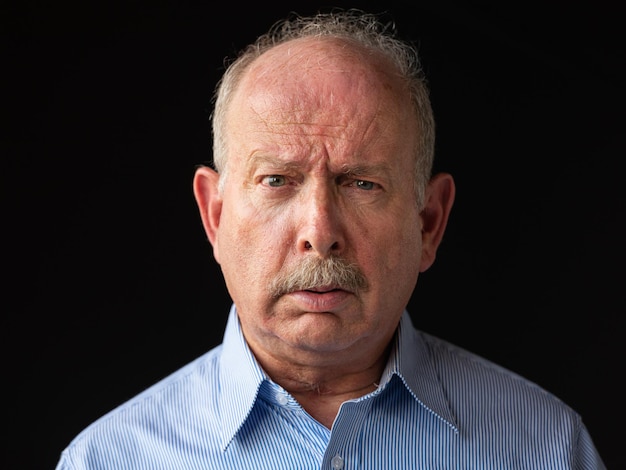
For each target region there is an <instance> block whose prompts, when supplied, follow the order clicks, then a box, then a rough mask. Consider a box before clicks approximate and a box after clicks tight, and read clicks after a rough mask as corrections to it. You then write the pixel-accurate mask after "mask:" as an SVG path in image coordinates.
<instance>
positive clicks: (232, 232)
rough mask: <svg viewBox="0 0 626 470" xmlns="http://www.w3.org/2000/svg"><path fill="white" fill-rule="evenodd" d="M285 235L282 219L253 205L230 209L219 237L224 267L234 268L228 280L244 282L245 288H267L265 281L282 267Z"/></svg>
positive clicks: (225, 214) (227, 211) (221, 226)
mask: <svg viewBox="0 0 626 470" xmlns="http://www.w3.org/2000/svg"><path fill="white" fill-rule="evenodd" d="M285 234H286V230H285V228H284V227H283V223H282V221H281V217H280V216H277V215H275V216H272V215H271V214H268V213H267V212H263V211H259V210H256V209H255V208H254V207H253V206H251V205H243V204H240V205H237V206H231V207H227V210H224V211H223V218H222V221H221V224H220V229H219V231H218V237H217V240H218V244H219V252H220V257H221V259H222V266H223V268H225V269H226V270H228V269H231V270H232V271H233V273H229V274H232V276H229V277H231V278H232V280H236V279H241V280H240V281H237V282H238V283H239V284H242V285H243V288H244V289H246V288H252V287H253V286H254V285H259V286H260V285H265V284H263V281H267V280H268V279H269V278H270V276H271V275H272V274H273V273H275V272H276V270H277V269H278V268H279V267H280V266H281V264H282V262H281V257H282V256H283V254H282V253H281V249H283V247H285V246H287V242H286V240H285ZM225 275H226V273H225ZM253 282H254V283H255V284H254V285H251V284H250V283H253Z"/></svg>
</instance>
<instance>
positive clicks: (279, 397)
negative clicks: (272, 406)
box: [276, 393, 289, 406]
mask: <svg viewBox="0 0 626 470" xmlns="http://www.w3.org/2000/svg"><path fill="white" fill-rule="evenodd" d="M276 401H277V402H278V404H279V405H282V406H285V405H286V404H287V403H289V398H287V395H285V394H284V393H279V394H278V395H276Z"/></svg>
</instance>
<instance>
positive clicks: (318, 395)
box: [257, 349, 388, 429]
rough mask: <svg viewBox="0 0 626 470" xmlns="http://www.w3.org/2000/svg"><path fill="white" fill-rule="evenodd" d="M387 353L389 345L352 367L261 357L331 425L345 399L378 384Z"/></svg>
mask: <svg viewBox="0 0 626 470" xmlns="http://www.w3.org/2000/svg"><path fill="white" fill-rule="evenodd" d="M387 357H388V349H387V350H385V352H384V354H380V355H378V357H376V358H375V359H374V360H372V361H371V362H369V363H368V362H365V361H360V362H359V367H355V364H351V366H352V367H337V366H336V365H332V366H328V365H327V366H325V367H308V366H303V365H302V364H293V363H289V364H285V363H284V362H282V361H280V362H276V361H274V360H273V359H274V358H269V357H265V358H259V357H257V359H258V360H259V362H260V363H261V366H262V367H263V369H264V370H265V371H266V372H267V373H268V375H269V376H270V377H271V378H272V380H273V381H274V382H276V383H278V384H280V385H281V386H282V387H283V388H284V389H285V390H287V391H288V392H289V393H291V394H292V395H293V396H294V398H295V399H296V400H298V402H299V403H300V405H302V407H303V408H304V409H305V410H306V411H307V412H308V413H309V414H310V415H311V416H312V417H313V418H315V419H316V420H317V421H319V422H320V423H321V424H323V425H324V426H326V427H327V428H328V429H330V428H331V427H332V424H333V422H334V420H335V418H336V417H337V413H338V412H339V407H340V406H341V404H342V403H343V402H345V401H347V400H351V399H354V398H359V397H362V396H364V395H367V394H368V393H371V392H372V391H374V390H376V388H378V383H379V381H380V377H381V375H382V373H383V370H384V368H385V365H386V363H387Z"/></svg>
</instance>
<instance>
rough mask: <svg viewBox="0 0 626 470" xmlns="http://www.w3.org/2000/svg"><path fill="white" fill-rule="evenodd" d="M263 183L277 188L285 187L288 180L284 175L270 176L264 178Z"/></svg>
mask: <svg viewBox="0 0 626 470" xmlns="http://www.w3.org/2000/svg"><path fill="white" fill-rule="evenodd" d="M263 183H264V184H267V185H268V186H271V187H274V188H276V187H279V186H284V185H285V184H286V183H287V179H286V178H285V177H284V176H282V175H268V176H264V177H263Z"/></svg>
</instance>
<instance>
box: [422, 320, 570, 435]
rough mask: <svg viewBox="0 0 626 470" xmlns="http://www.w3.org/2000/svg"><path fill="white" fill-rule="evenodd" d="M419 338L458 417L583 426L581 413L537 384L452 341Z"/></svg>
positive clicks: (430, 337)
mask: <svg viewBox="0 0 626 470" xmlns="http://www.w3.org/2000/svg"><path fill="white" fill-rule="evenodd" d="M417 334H418V336H420V337H421V338H422V340H423V341H424V343H425V344H426V346H427V347H426V350H427V351H428V353H429V354H430V362H431V364H432V367H433V368H434V369H435V371H436V374H437V376H438V377H439V380H440V381H441V384H442V386H443V388H444V389H445V393H446V394H447V396H448V397H449V400H450V403H451V406H453V407H454V408H455V409H456V410H457V413H459V414H463V415H473V414H475V413H480V414H481V415H482V416H483V417H484V419H487V418H488V416H490V415H491V416H494V417H498V416H499V417H502V416H506V417H508V418H509V419H512V420H517V419H519V420H520V421H524V422H530V421H535V422H536V423H538V422H542V421H544V422H546V424H547V423H548V422H551V425H550V427H552V425H557V424H556V422H557V421H565V422H568V423H569V425H570V426H571V427H573V428H576V427H579V426H580V425H581V418H580V416H579V415H578V413H576V412H575V411H574V410H573V409H572V408H571V407H569V406H568V405H567V404H566V403H564V402H563V401H562V400H561V399H560V398H559V397H557V396H555V395H554V394H553V393H551V392H549V391H548V390H546V389H545V388H543V387H542V386H540V385H538V384H537V383H535V382H533V381H531V380H529V379H527V378H525V377H523V376H521V375H520V374H518V373H516V372H514V371H512V370H509V369H507V368H505V367H503V366H501V365H499V364H496V363H494V362H492V361H491V360H489V359H487V358H485V357H482V356H480V355H478V354H475V353H473V352H471V351H468V350H467V349H464V348H462V347H459V346H457V345H454V344H452V343H450V342H448V341H445V340H443V339H440V338H437V337H435V336H433V335H430V334H427V333H424V332H421V331H418V332H417Z"/></svg>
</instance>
